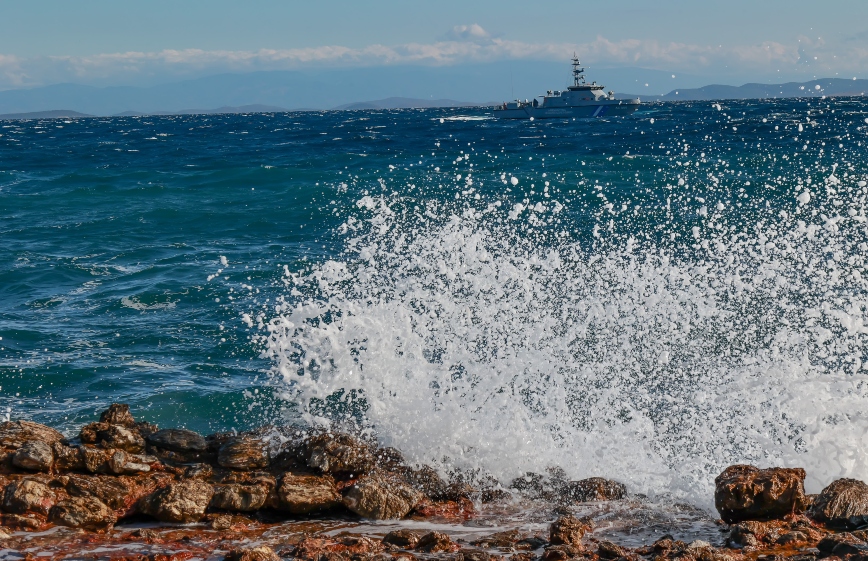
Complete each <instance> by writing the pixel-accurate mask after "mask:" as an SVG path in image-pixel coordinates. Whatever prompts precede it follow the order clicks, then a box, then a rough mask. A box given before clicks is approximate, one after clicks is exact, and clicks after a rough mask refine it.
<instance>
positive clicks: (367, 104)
mask: <svg viewBox="0 0 868 561" xmlns="http://www.w3.org/2000/svg"><path fill="white" fill-rule="evenodd" d="M479 105H480V104H478V103H464V102H462V101H455V100H453V99H413V98H409V97H389V98H386V99H378V100H375V101H362V102H359V103H348V104H346V105H340V106H338V107H334V108H333V110H335V111H353V110H360V109H417V108H430V107H477V106H479ZM484 105H493V103H488V104H484ZM288 111H320V110H319V109H287V108H285V107H277V106H274V105H261V104H253V105H241V106H237V107H232V106H228V105H226V106H223V107H217V108H216V109H182V110H181V111H154V112H151V113H141V112H139V111H122V112H120V113H115V114H114V115H109V116H111V117H140V116H144V115H215V114H220V113H285V112H288ZM85 117H99V115H91V114H88V113H80V112H78V111H70V110H66V109H53V110H51V111H30V112H27V113H4V114H0V120H2V119H81V118H85Z"/></svg>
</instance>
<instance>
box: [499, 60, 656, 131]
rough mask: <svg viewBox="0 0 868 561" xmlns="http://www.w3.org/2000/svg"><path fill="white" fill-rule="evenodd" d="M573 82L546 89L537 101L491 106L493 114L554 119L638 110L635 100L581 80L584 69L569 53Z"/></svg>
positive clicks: (518, 117) (504, 117)
mask: <svg viewBox="0 0 868 561" xmlns="http://www.w3.org/2000/svg"><path fill="white" fill-rule="evenodd" d="M572 64H573V85H572V86H569V87H568V88H567V89H566V90H564V91H552V90H549V91H548V92H546V95H543V96H538V97H541V98H542V102H540V101H539V100H538V99H537V98H534V99H533V100H527V99H526V100H524V101H521V100H518V99H517V100H515V101H510V102H507V103H504V104H503V105H498V106H495V108H494V114H495V115H496V116H497V117H499V118H501V119H555V118H564V117H602V116H604V115H606V116H613V115H629V114H631V113H633V112H634V111H636V110H637V109H639V105H640V102H639V100H638V99H615V92H609V93H608V94H605V93H603V90H604V89H605V88H604V87H603V86H601V85H599V84H597V82H591V83H590V84H588V83H586V82H585V69H584V68H582V65H581V63H580V62H579V58H578V57H577V56H576V55H575V53H573V63H572Z"/></svg>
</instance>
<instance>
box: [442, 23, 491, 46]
mask: <svg viewBox="0 0 868 561" xmlns="http://www.w3.org/2000/svg"><path fill="white" fill-rule="evenodd" d="M445 38H446V39H447V40H450V41H472V42H484V41H488V40H490V39H491V35H490V34H489V33H488V31H486V30H485V29H483V28H482V26H481V25H479V24H478V23H472V24H470V25H456V26H455V27H453V28H452V29H450V30H449V32H448V33H447V34H446V37H445Z"/></svg>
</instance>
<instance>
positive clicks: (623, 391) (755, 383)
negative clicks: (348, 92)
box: [251, 154, 868, 507]
mask: <svg viewBox="0 0 868 561" xmlns="http://www.w3.org/2000/svg"><path fill="white" fill-rule="evenodd" d="M702 157H703V158H705V154H703V155H702ZM437 171H438V172H439V168H438V170H437ZM679 172H680V173H684V172H681V171H680V170H679ZM695 173H696V176H695V177H692V178H690V177H688V180H686V181H685V179H684V177H682V176H681V175H679V177H680V178H681V179H679V180H678V181H677V184H676V182H675V181H673V182H672V184H661V185H660V186H659V187H657V188H656V190H655V194H654V197H656V202H655V201H649V200H648V197H647V194H642V195H641V196H640V195H637V194H636V193H628V192H620V193H615V192H611V190H610V192H608V193H606V192H605V189H604V188H603V186H602V185H588V186H585V187H582V185H581V182H580V184H579V185H580V187H582V189H585V191H581V192H580V193H579V194H578V195H577V196H575V197H574V198H573V200H572V202H569V201H568V200H567V197H566V193H568V192H570V191H568V190H567V189H568V188H567V187H564V188H563V189H562V190H561V191H558V190H557V189H556V187H555V186H554V185H553V186H552V187H551V190H549V185H548V182H546V187H545V197H546V198H543V195H542V194H541V193H540V194H537V197H539V199H540V200H539V201H537V202H534V201H530V200H528V199H524V200H522V201H521V202H518V201H511V202H508V201H507V200H506V198H505V197H504V196H499V195H497V194H495V195H488V196H483V197H479V196H476V197H474V196H463V197H461V196H460V195H461V194H464V195H468V194H472V192H473V190H474V189H475V188H478V189H479V190H480V191H477V192H483V191H484V190H485V188H486V183H488V185H487V187H489V188H490V189H489V191H493V192H495V193H497V190H498V189H500V188H501V184H505V183H506V182H507V179H506V177H507V174H503V175H501V177H500V179H497V177H496V176H494V177H493V178H492V179H491V180H486V179H483V180H480V179H478V178H475V180H474V181H475V182H476V183H474V185H475V187H474V188H470V189H466V190H464V191H460V190H459V192H456V194H455V196H456V199H452V198H451V197H449V196H440V195H438V196H439V199H438V198H437V197H431V196H430V193H429V194H428V196H424V194H423V196H418V193H417V194H415V195H411V194H410V191H412V190H410V189H408V188H404V189H387V188H384V189H383V193H384V194H382V195H379V196H375V195H366V196H364V197H362V198H361V199H359V200H358V201H357V202H356V204H355V206H354V208H353V212H352V213H350V215H349V216H348V217H347V219H346V221H345V223H344V224H343V225H342V226H341V228H340V230H339V232H340V235H342V236H343V238H344V247H345V250H344V253H343V254H342V255H341V256H340V257H338V258H335V259H331V260H327V261H324V262H321V263H318V264H314V265H310V266H308V267H307V268H305V269H301V270H295V271H293V270H290V269H289V268H287V269H286V276H285V279H284V282H285V290H284V294H283V296H282V297H280V298H279V299H278V302H277V306H276V308H272V312H270V313H269V314H264V315H260V316H259V319H258V321H260V322H263V323H262V326H263V327H264V329H265V333H264V334H263V335H262V336H261V337H260V338H259V339H258V344H259V345H260V346H261V347H262V348H263V349H264V356H266V357H268V358H269V359H270V360H271V361H272V363H273V369H272V372H273V374H274V377H275V380H276V381H277V386H278V388H279V389H280V391H281V392H282V393H281V395H282V398H283V399H284V400H285V401H286V402H288V403H291V404H293V405H294V406H295V407H296V411H297V412H298V413H299V414H300V415H302V416H303V417H304V418H305V419H306V420H307V421H308V422H311V423H333V422H344V423H346V422H353V423H357V424H359V425H360V426H361V427H362V428H363V429H364V430H370V431H372V432H374V433H375V434H376V435H377V437H378V438H379V439H380V440H381V441H382V442H383V443H384V444H386V445H390V446H395V447H397V448H399V449H401V450H402V451H404V452H405V454H406V455H407V456H408V457H409V458H410V459H411V460H413V461H418V462H425V463H431V464H434V465H437V466H439V467H440V468H441V469H442V470H443V471H444V472H449V471H451V470H462V471H465V472H467V471H473V472H475V473H479V474H480V475H482V474H491V475H493V476H495V477H498V478H500V479H501V480H503V481H509V480H510V479H511V478H513V477H516V476H519V475H521V474H524V473H525V472H526V471H537V472H542V471H544V470H545V469H547V468H550V467H552V466H559V467H561V468H563V469H564V470H565V471H566V473H567V474H568V475H569V476H570V477H573V478H581V477H589V476H606V477H613V478H616V479H619V480H621V481H624V482H625V483H627V484H628V487H629V488H630V490H631V491H633V492H642V493H647V494H651V495H655V496H661V497H662V496H667V497H671V498H672V499H674V500H686V501H690V502H692V503H693V504H697V505H701V506H705V507H708V506H710V505H709V501H710V497H711V496H712V494H713V493H712V488H713V479H714V477H715V476H716V475H717V474H718V473H719V472H720V471H722V469H723V468H724V467H726V466H727V465H730V464H733V463H741V462H745V463H753V464H757V465H761V466H767V465H783V466H802V467H805V468H806V469H807V471H808V480H807V486H808V490H809V491H814V492H816V491H819V489H820V488H821V487H822V486H824V485H825V484H827V483H828V482H829V481H831V480H832V479H833V478H835V477H841V476H850V477H859V478H862V479H866V478H868V458H866V457H865V455H864V454H863V453H862V450H864V449H865V446H866V445H868V413H866V412H865V408H864V404H865V403H866V398H868V355H866V351H865V349H866V348H868V346H866V343H868V283H866V276H865V275H866V273H865V255H868V251H866V250H868V243H866V242H868V229H866V216H865V201H866V194H868V188H866V183H865V181H864V180H860V178H858V177H857V176H856V175H855V174H850V173H846V174H843V175H842V176H841V177H839V176H836V175H835V168H834V167H833V168H832V170H831V173H829V172H828V171H826V172H824V173H823V178H822V179H821V181H820V182H815V183H813V184H811V182H810V181H807V182H803V181H802V180H801V179H796V178H782V177H779V178H778V179H777V180H776V184H775V185H769V184H766V185H762V184H755V185H754V186H752V187H750V188H749V189H745V188H744V187H732V186H731V185H730V186H728V187H727V188H726V189H724V188H723V187H722V186H721V185H722V184H720V185H719V184H718V182H717V181H716V180H715V181H709V180H707V179H706V180H704V181H701V182H700V181H698V180H697V178H699V177H701V174H702V173H705V170H703V171H702V172H695ZM812 173H815V174H816V173H819V171H818V170H814V171H813V172H812ZM739 175H740V172H739ZM458 177H459V179H460V176H458ZM685 177H687V176H685ZM438 180H439V179H435V180H432V181H433V182H436V181H438ZM742 181H743V180H742ZM510 182H511V184H512V186H515V185H516V183H517V182H518V180H517V179H516V178H514V177H513V178H511V179H510ZM553 183H554V180H553ZM566 183H567V182H564V184H565V185H566ZM694 183H695V184H696V186H695V187H691V185H692V184H694ZM469 185H470V183H469V181H468V183H467V185H466V186H465V185H462V186H461V188H466V187H469ZM739 185H748V186H750V182H746V183H744V182H742V183H740V184H739ZM531 187H533V186H531ZM538 190H539V189H538ZM398 192H401V193H403V194H398ZM637 192H638V191H637ZM386 193H391V194H386ZM450 194H451V193H450ZM531 194H532V195H533V194H534V193H533V191H531ZM643 197H644V198H643ZM555 199H559V200H560V201H562V202H554V200H555ZM589 200H590V201H596V202H597V204H596V206H593V207H592V206H589V205H590V203H588V202H587V201H589ZM492 201H493V202H492ZM589 209H590V210H589ZM251 324H252V322H251Z"/></svg>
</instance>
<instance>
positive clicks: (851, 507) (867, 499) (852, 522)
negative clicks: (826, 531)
mask: <svg viewBox="0 0 868 561" xmlns="http://www.w3.org/2000/svg"><path fill="white" fill-rule="evenodd" d="M809 514H810V515H811V517H812V518H814V519H815V520H819V521H821V522H825V523H827V524H828V525H829V526H832V527H835V528H842V529H855V528H858V527H860V526H864V525H866V524H868V485H866V484H865V483H864V482H862V481H859V480H857V479H838V480H836V481H833V482H832V483H831V484H830V485H829V486H828V487H826V488H825V489H823V490H822V491H821V492H820V494H819V495H818V496H817V498H816V499H814V503H813V504H812V505H811V510H810V512H809Z"/></svg>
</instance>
